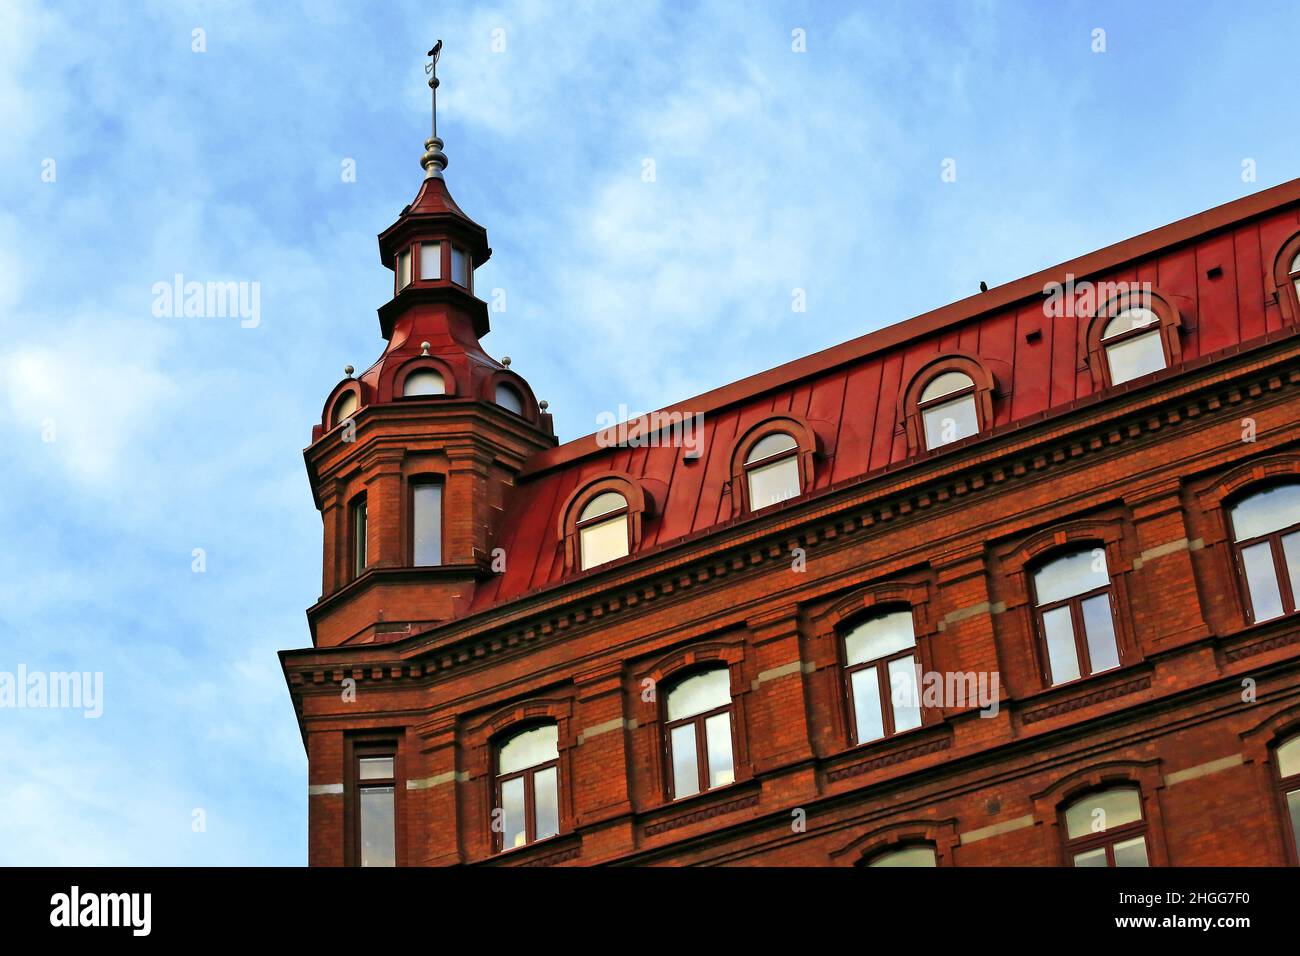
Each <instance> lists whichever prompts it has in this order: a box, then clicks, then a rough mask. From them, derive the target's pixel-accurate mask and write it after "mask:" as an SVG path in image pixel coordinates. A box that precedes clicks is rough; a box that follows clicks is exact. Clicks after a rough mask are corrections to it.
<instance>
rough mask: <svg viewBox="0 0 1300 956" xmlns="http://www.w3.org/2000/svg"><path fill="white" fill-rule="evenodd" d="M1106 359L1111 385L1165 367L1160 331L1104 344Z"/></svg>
mask: <svg viewBox="0 0 1300 956" xmlns="http://www.w3.org/2000/svg"><path fill="white" fill-rule="evenodd" d="M1106 361H1108V362H1109V363H1110V381H1111V384H1112V385H1119V384H1121V383H1122V382H1128V381H1131V380H1132V379H1135V378H1139V377H1141V376H1143V375H1150V374H1151V373H1152V372H1158V371H1160V370H1161V369H1162V368H1164V367H1165V349H1164V345H1162V344H1161V342H1160V331H1159V330H1158V329H1157V330H1155V331H1152V332H1148V333H1146V334H1145V335H1139V336H1137V337H1135V338H1131V339H1125V340H1124V341H1123V342H1116V343H1115V344H1114V345H1108V346H1106Z"/></svg>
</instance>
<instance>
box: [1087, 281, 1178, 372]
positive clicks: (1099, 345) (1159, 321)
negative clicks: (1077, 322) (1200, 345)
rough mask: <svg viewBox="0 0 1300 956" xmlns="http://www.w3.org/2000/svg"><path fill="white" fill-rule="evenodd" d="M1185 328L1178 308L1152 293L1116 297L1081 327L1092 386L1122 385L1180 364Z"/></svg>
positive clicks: (1125, 293)
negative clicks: (1181, 337) (1182, 328)
mask: <svg viewBox="0 0 1300 956" xmlns="http://www.w3.org/2000/svg"><path fill="white" fill-rule="evenodd" d="M1181 326H1182V318H1181V316H1180V315H1179V313H1178V309H1177V308H1176V307H1175V306H1174V305H1173V304H1172V303H1171V302H1169V301H1168V300H1167V299H1165V298H1164V297H1163V296H1161V295H1159V294H1157V293H1156V292H1154V291H1152V290H1151V289H1149V288H1145V287H1143V288H1137V289H1133V290H1125V291H1122V292H1119V293H1117V294H1115V295H1113V296H1112V297H1111V298H1110V299H1109V301H1107V303H1106V304H1105V305H1104V306H1103V307H1102V308H1100V309H1098V310H1097V313H1096V314H1095V315H1094V316H1093V318H1092V320H1091V321H1089V322H1087V323H1084V324H1083V325H1082V326H1081V328H1082V330H1083V334H1084V336H1085V337H1086V342H1085V346H1086V353H1087V356H1088V366H1089V368H1090V369H1091V371H1092V378H1093V382H1094V383H1096V384H1097V385H1098V386H1099V387H1111V386H1115V385H1122V384H1124V383H1125V382H1131V381H1133V380H1135V379H1139V378H1142V377H1143V376H1145V375H1151V374H1153V373H1155V372H1158V371H1161V370H1162V369H1166V368H1169V367H1171V366H1173V365H1176V364H1177V363H1179V362H1181V361H1182V345H1181V342H1180V340H1179V329H1180V328H1181Z"/></svg>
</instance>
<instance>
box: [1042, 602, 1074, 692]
mask: <svg viewBox="0 0 1300 956" xmlns="http://www.w3.org/2000/svg"><path fill="white" fill-rule="evenodd" d="M1043 637H1044V638H1045V639H1046V641H1047V667H1048V670H1050V671H1051V677H1052V683H1053V684H1064V683H1065V682H1066V681H1068V680H1074V679H1075V678H1076V677H1078V676H1079V653H1078V651H1077V650H1076V649H1075V646H1074V623H1073V622H1072V621H1071V620H1070V609H1069V608H1068V607H1057V608H1052V610H1050V611H1048V612H1047V613H1046V614H1044V615H1043Z"/></svg>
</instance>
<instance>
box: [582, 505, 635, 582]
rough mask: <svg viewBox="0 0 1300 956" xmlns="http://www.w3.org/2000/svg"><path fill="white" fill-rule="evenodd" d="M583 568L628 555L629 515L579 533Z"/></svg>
mask: <svg viewBox="0 0 1300 956" xmlns="http://www.w3.org/2000/svg"><path fill="white" fill-rule="evenodd" d="M578 535H579V538H580V542H579V543H580V545H581V549H582V566H583V568H584V569H585V568H594V567H596V565H598V564H604V563H605V562H606V561H613V560H614V559H615V558H622V557H625V556H626V555H627V515H625V514H623V515H619V516H618V517H617V518H610V519H609V520H608V521H598V522H596V523H595V524H589V525H587V526H586V527H585V528H583V529H581V530H580V531H579V532H578Z"/></svg>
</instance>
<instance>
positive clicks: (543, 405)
mask: <svg viewBox="0 0 1300 956" xmlns="http://www.w3.org/2000/svg"><path fill="white" fill-rule="evenodd" d="M537 407H538V408H540V409H541V410H542V411H546V410H547V409H548V408H550V407H551V403H550V402H548V401H546V400H545V399H542V401H540V402H538V403H537Z"/></svg>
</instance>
